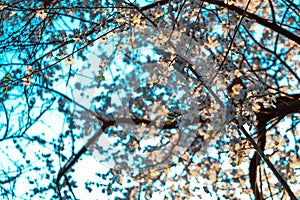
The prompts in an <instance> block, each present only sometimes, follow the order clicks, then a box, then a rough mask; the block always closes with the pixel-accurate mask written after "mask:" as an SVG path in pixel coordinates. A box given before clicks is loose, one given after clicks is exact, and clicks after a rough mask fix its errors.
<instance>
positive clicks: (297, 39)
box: [204, 0, 300, 45]
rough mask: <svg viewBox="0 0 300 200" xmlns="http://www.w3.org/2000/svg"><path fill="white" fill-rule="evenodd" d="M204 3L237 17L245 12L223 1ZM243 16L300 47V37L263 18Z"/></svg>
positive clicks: (208, 0) (250, 15) (206, 0)
mask: <svg viewBox="0 0 300 200" xmlns="http://www.w3.org/2000/svg"><path fill="white" fill-rule="evenodd" d="M204 2H207V3H211V4H215V5H218V6H222V7H225V8H228V9H229V10H232V11H235V12H236V13H238V14H239V15H243V14H244V12H245V11H244V10H243V9H242V8H239V7H237V6H234V5H228V4H225V3H224V2H223V1H218V0H204ZM245 16H246V17H248V18H250V19H255V20H256V22H257V23H259V24H261V25H263V26H265V27H268V28H270V29H272V30H274V31H276V32H278V33H280V34H281V35H284V36H285V37H287V38H289V39H290V40H293V41H294V42H296V43H297V44H299V45H300V37H299V36H297V35H295V34H294V33H292V32H290V31H288V30H286V29H284V28H282V27H280V26H278V25H277V24H274V23H273V22H269V20H267V19H265V18H262V17H259V16H257V15H255V14H253V13H250V12H246V14H245Z"/></svg>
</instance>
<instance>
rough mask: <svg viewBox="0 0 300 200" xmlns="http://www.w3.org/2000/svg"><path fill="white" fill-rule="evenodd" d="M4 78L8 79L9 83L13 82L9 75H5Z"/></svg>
mask: <svg viewBox="0 0 300 200" xmlns="http://www.w3.org/2000/svg"><path fill="white" fill-rule="evenodd" d="M4 78H5V79H7V80H8V81H11V80H12V78H11V76H10V75H9V74H8V73H7V74H5V76H4Z"/></svg>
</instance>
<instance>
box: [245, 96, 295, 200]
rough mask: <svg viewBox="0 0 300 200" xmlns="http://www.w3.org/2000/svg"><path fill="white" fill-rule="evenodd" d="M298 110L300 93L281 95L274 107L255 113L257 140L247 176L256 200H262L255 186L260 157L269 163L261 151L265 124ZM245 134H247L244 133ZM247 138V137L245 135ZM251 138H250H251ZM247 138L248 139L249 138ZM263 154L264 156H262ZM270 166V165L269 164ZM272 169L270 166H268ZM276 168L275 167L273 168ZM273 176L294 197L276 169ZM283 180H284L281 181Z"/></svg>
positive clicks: (263, 144)
mask: <svg viewBox="0 0 300 200" xmlns="http://www.w3.org/2000/svg"><path fill="white" fill-rule="evenodd" d="M299 111H300V94H295V95H290V96H281V97H278V98H277V102H276V108H264V107H262V109H261V110H260V112H259V113H257V114H256V115H257V120H258V125H257V130H258V142H257V144H255V146H256V147H255V146H254V145H253V144H252V142H251V141H250V142H251V144H252V145H253V146H254V148H255V149H256V152H255V153H254V156H253V157H252V159H251V162H250V166H249V177H250V184H251V188H252V190H253V193H254V195H255V198H256V199H257V200H262V199H263V195H262V191H261V192H260V191H259V190H258V187H257V183H256V181H257V167H258V165H259V163H260V161H261V158H263V160H264V161H265V162H266V163H267V164H268V166H269V163H271V162H270V161H269V160H268V161H266V160H265V159H266V157H265V155H263V151H264V150H265V145H266V126H267V122H269V121H270V120H271V119H274V118H280V119H282V118H283V117H284V116H286V115H288V114H291V113H295V112H299ZM243 132H244V131H243ZM244 134H245V133H244ZM246 136H247V135H246ZM250 137H251V136H250ZM247 138H248V137H247ZM251 139H252V138H251ZM251 139H250V138H248V140H251ZM262 156H264V157H262ZM269 167H270V166H269ZM270 168H271V170H272V171H273V170H274V169H275V168H274V166H273V168H274V169H272V167H270ZM275 170H276V169H275ZM273 173H274V174H275V176H276V177H277V178H278V180H279V181H280V182H281V184H282V185H283V187H284V188H285V189H286V191H287V192H288V194H289V195H290V197H291V199H296V197H295V196H294V194H293V193H292V191H291V190H290V188H289V187H288V185H287V184H286V182H285V181H284V180H283V178H282V177H281V176H280V177H278V176H277V175H276V174H279V173H278V172H277V171H273ZM282 181H284V182H282Z"/></svg>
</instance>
